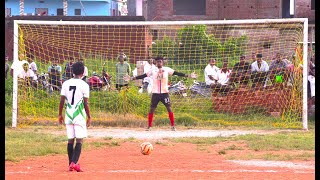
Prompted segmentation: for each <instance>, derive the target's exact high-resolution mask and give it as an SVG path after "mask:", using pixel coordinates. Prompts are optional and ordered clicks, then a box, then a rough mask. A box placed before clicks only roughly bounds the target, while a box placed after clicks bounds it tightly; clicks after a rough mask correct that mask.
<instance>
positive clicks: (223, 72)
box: [211, 60, 232, 96]
mask: <svg viewBox="0 0 320 180" xmlns="http://www.w3.org/2000/svg"><path fill="white" fill-rule="evenodd" d="M231 73H232V70H231V69H228V61H227V60H225V61H224V62H223V65H222V68H221V69H220V70H218V72H217V76H216V77H217V83H216V84H213V85H211V87H212V88H213V90H214V94H213V96H216V95H218V94H219V93H222V94H225V93H227V92H229V91H230V90H232V86H231V85H230V82H229V80H230V75H231Z"/></svg>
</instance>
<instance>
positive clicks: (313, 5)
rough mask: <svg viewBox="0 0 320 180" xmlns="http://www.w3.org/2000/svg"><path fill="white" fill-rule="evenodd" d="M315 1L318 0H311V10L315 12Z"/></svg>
mask: <svg viewBox="0 0 320 180" xmlns="http://www.w3.org/2000/svg"><path fill="white" fill-rule="evenodd" d="M315 1H316V0H311V10H315V6H316V4H315Z"/></svg>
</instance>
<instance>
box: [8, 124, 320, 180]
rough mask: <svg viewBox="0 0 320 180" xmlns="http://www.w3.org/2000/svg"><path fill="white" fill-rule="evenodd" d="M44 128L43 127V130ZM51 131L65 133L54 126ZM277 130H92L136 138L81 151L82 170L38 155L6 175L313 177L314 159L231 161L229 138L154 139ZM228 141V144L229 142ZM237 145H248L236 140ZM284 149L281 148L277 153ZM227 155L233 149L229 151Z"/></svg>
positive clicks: (94, 135)
mask: <svg viewBox="0 0 320 180" xmlns="http://www.w3.org/2000/svg"><path fill="white" fill-rule="evenodd" d="M40 131H42V130H40ZM50 133H53V134H65V131H64V130H63V129H62V130H58V131H57V130H52V131H50ZM250 133H258V134H259V133H261V134H266V133H276V131H260V130H259V131H242V130H227V131H226V130H178V131H175V132H172V131H169V130H166V129H155V130H153V131H150V132H146V131H144V130H143V129H115V128H105V129H99V128H92V129H89V137H91V139H95V138H99V137H113V138H131V137H134V138H136V139H138V140H137V141H134V142H124V143H121V144H120V146H114V147H109V146H107V147H104V148H101V149H96V150H90V151H83V152H82V154H81V157H80V160H79V163H80V164H81V166H82V169H83V170H84V172H81V173H77V172H68V171H67V155H51V156H45V157H36V158H32V159H28V160H24V161H21V162H19V163H12V162H6V172H5V176H6V179H87V180H89V179H90V180H91V179H149V178H150V179H183V180H185V179H257V180H259V179H277V180H278V179H301V180H305V179H308V180H309V179H314V176H315V168H314V164H315V163H314V160H313V161H291V162H289V161H288V162H287V161H286V162H284V161H263V160H228V159H226V156H224V155H221V154H219V153H218V151H219V150H221V149H223V148H225V147H228V146H230V143H229V142H223V143H219V144H215V145H210V146H208V147H206V149H204V150H203V149H199V146H197V145H195V144H190V143H160V144H157V143H155V142H156V141H158V140H159V139H162V138H165V137H191V136H200V137H208V136H232V135H239V134H250ZM144 140H148V141H150V142H151V143H153V145H154V148H155V150H154V151H153V152H152V154H151V155H142V154H141V153H140V149H139V145H140V143H141V142H142V141H144ZM228 143H229V144H228ZM237 146H245V145H241V144H237ZM230 153H233V154H234V155H235V156H237V155H238V156H241V155H244V154H246V153H250V151H249V150H248V149H247V148H244V149H242V150H238V151H237V150H235V151H230ZM278 153H281V152H278ZM228 154H229V152H228Z"/></svg>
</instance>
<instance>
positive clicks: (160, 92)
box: [124, 57, 197, 131]
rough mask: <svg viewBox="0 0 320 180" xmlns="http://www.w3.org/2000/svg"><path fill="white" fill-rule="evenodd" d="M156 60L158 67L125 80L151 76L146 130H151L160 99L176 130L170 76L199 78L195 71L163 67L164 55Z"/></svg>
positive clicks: (126, 77)
mask: <svg viewBox="0 0 320 180" xmlns="http://www.w3.org/2000/svg"><path fill="white" fill-rule="evenodd" d="M155 61H156V67H157V68H152V69H151V70H150V71H148V72H147V73H145V74H142V75H140V76H136V77H130V76H129V75H127V76H125V77H124V80H125V81H129V80H137V79H143V78H145V77H151V78H152V82H153V86H152V97H151V105H150V110H149V113H148V128H147V129H146V130H147V131H150V130H151V127H152V120H153V116H154V112H155V109H156V108H157V105H158V103H159V101H161V102H162V103H163V104H164V105H165V106H166V108H167V111H168V115H169V119H170V123H171V130H172V131H175V130H176V128H175V127H174V116H173V112H172V109H171V103H170V98H169V90H168V76H169V75H177V76H181V77H190V78H197V75H196V74H195V73H191V74H190V75H188V74H184V73H180V72H176V71H175V70H173V69H171V68H169V67H163V57H157V58H156V59H155Z"/></svg>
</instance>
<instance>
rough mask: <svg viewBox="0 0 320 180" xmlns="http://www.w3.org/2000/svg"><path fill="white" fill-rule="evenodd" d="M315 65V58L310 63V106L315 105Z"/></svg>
mask: <svg viewBox="0 0 320 180" xmlns="http://www.w3.org/2000/svg"><path fill="white" fill-rule="evenodd" d="M315 68H316V66H315V63H314V56H313V57H312V58H311V59H310V61H309V75H308V98H309V106H310V105H313V104H314V103H315V95H316V90H315V86H316V84H315V82H316V81H315V80H316V79H315Z"/></svg>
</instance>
